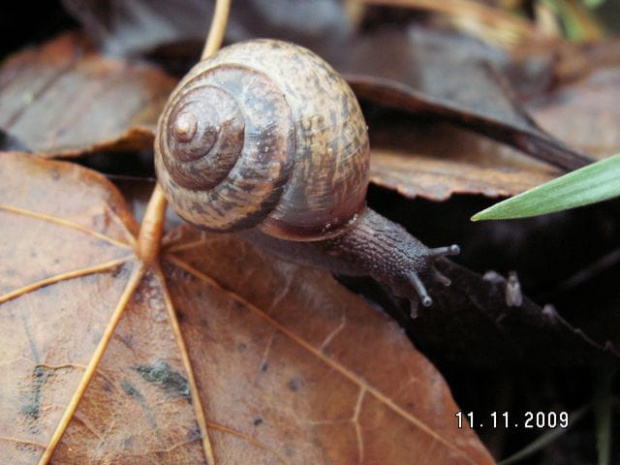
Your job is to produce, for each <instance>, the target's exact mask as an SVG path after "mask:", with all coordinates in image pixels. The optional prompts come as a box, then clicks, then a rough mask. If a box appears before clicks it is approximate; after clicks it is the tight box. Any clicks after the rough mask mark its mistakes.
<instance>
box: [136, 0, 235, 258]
mask: <svg viewBox="0 0 620 465" xmlns="http://www.w3.org/2000/svg"><path fill="white" fill-rule="evenodd" d="M230 1H231V0H217V2H216V4H215V12H214V14H213V20H212V22H211V29H210V30H209V36H208V38H207V40H206V42H205V48H204V50H203V52H202V58H201V59H203V60H204V59H205V58H206V57H208V56H210V55H213V54H214V53H216V52H217V51H218V50H219V48H220V46H221V45H222V41H223V40H224V33H225V31H226V24H227V23H228V13H229V12H230ZM167 205H168V202H167V201H166V197H165V196H164V193H163V191H162V189H161V187H160V186H159V184H157V185H156V186H155V189H154V190H153V194H152V195H151V199H150V200H149V204H148V206H147V207H146V212H145V214H144V219H143V220H142V226H141V227H140V236H139V237H138V256H139V257H140V258H141V259H142V260H143V262H144V263H147V264H148V263H154V262H155V261H156V260H157V259H158V258H159V254H160V251H161V238H162V236H163V232H164V224H165V217H166V206H167Z"/></svg>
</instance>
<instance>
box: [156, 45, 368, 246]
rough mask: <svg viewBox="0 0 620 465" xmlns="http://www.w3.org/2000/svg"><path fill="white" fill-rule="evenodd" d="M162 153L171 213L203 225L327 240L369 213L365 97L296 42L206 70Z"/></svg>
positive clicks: (178, 111) (167, 116)
mask: <svg viewBox="0 0 620 465" xmlns="http://www.w3.org/2000/svg"><path fill="white" fill-rule="evenodd" d="M155 153H156V169H157V175H158V179H159V182H160V184H161V185H162V187H163V189H164V192H165V194H166V197H167V198H168V200H169V201H170V203H171V205H172V207H173V208H174V209H175V210H176V211H177V213H179V214H180V215H181V216H182V217H183V218H185V219H186V220H187V221H189V222H191V223H193V224H195V225H197V226H199V227H201V228H204V229H208V230H214V231H238V230H242V229H247V228H252V227H258V228H259V229H261V230H262V231H263V232H265V233H267V234H271V235H273V236H275V237H280V238H286V239H295V240H318V239H323V238H325V237H331V236H333V235H337V234H338V233H339V232H340V231H341V230H343V229H346V227H347V225H349V224H350V223H352V222H354V220H355V218H356V215H357V213H358V212H360V211H361V210H363V209H364V207H365V197H366V190H367V185H368V176H369V174H368V172H369V148H368V137H367V132H366V123H365V122H364V118H363V116H362V113H361V111H360V108H359V105H358V103H357V100H356V99H355V96H354V95H353V93H352V91H351V89H350V88H349V87H348V85H347V84H346V83H345V82H344V80H343V79H342V78H341V77H340V76H339V75H338V74H337V73H336V72H335V71H334V70H333V69H332V68H331V67H330V66H329V65H328V64H326V63H325V62H324V61H323V60H322V59H320V58H319V57H317V56H316V55H315V54H313V53H312V52H310V51H309V50H307V49H305V48H302V47H299V46H296V45H292V44H289V43H285V42H280V41H275V40H255V41H250V42H245V43H241V44H236V45H233V46H230V47H227V48H224V49H222V50H221V51H220V53H218V54H217V55H215V56H213V57H211V58H209V59H207V60H203V61H201V62H200V63H198V64H197V65H196V66H195V67H194V68H193V69H192V70H191V71H190V72H189V73H188V75H187V76H186V77H185V78H184V79H183V80H182V81H181V82H180V83H179V85H178V86H177V88H176V89H175V91H174V92H173V94H172V95H171V97H170V99H169V101H168V104H167V106H166V108H165V109H164V112H163V113H162V116H161V118H160V121H159V128H158V131H157V138H156V143H155Z"/></svg>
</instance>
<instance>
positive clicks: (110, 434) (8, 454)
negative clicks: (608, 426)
mask: <svg viewBox="0 0 620 465" xmlns="http://www.w3.org/2000/svg"><path fill="white" fill-rule="evenodd" d="M0 178H1V180H2V182H1V183H0V228H1V229H2V231H1V235H2V237H3V241H2V242H1V243H0V258H1V259H2V261H3V264H4V263H7V264H8V266H6V267H3V268H2V270H0V273H2V274H1V275H0V283H2V290H1V295H0V306H1V307H2V312H0V319H1V320H2V321H1V324H0V328H1V331H2V335H3V336H2V339H3V345H5V347H6V348H7V350H5V351H3V352H2V354H1V355H0V363H1V364H2V365H3V366H4V367H5V370H3V379H4V381H3V382H2V383H1V384H0V386H2V388H1V389H2V391H1V395H0V402H1V404H2V405H1V408H0V444H1V448H2V451H3V457H4V459H5V460H8V462H9V463H14V464H27V463H37V461H38V460H39V459H40V457H41V455H42V454H44V453H47V454H51V453H52V447H51V446H50V444H52V445H53V444H55V443H56V441H58V443H57V447H56V448H55V451H53V454H51V455H52V457H51V458H52V463H73V462H77V463H88V462H107V461H111V462H117V463H119V462H122V463H125V464H132V463H136V464H137V463H140V464H149V463H153V464H155V463H175V464H180V463H188V464H189V463H192V464H197V463H207V457H213V458H214V460H211V463H247V459H248V457H252V463H325V462H330V461H332V462H335V463H345V462H353V461H356V460H360V458H361V462H362V463H374V462H375V461H376V460H377V458H378V457H381V460H382V463H394V464H400V463H404V462H411V461H412V460H417V459H419V458H420V457H424V458H425V459H427V460H429V461H430V462H432V463H438V464H441V463H446V464H448V463H450V464H453V463H468V464H470V463H471V464H473V463H476V464H487V463H493V460H492V459H491V458H490V456H489V455H488V453H487V452H486V450H485V449H484V447H483V446H482V445H481V443H480V442H479V440H478V439H477V438H476V437H475V435H474V433H473V432H471V431H470V430H460V429H457V428H456V426H455V424H454V419H453V416H454V412H455V411H457V410H458V407H457V406H456V405H455V403H454V401H453V400H452V398H451V396H450V393H449V389H448V387H447V385H446V384H445V382H444V381H443V380H442V378H441V376H440V375H439V373H438V372H437V371H436V370H435V369H434V368H433V367H432V365H431V364H430V363H429V362H428V361H427V360H426V359H425V358H424V357H422V356H421V355H420V354H419V353H418V352H417V351H416V350H415V349H414V348H413V347H412V346H411V344H410V342H409V341H408V340H407V338H406V337H405V335H404V334H403V333H402V331H401V329H400V328H399V326H398V325H397V324H396V323H394V322H393V321H391V320H390V319H389V318H388V317H386V316H385V315H383V314H382V313H380V312H379V311H377V310H375V309H373V308H371V307H368V306H367V305H365V304H363V303H362V301H360V300H359V299H358V298H357V297H355V296H354V295H353V294H351V293H349V292H348V291H346V290H344V289H343V288H342V286H340V285H338V284H337V283H336V282H335V281H333V279H332V278H331V277H329V276H328V275H326V274H325V273H321V272H319V271H316V270H311V269H303V268H299V267H297V266H294V265H291V264H287V263H283V262H277V261H274V260H273V259H271V258H268V257H267V256H266V255H264V254H263V253H261V252H258V251H257V250H255V249H254V248H253V247H252V246H249V245H248V244H246V243H243V242H240V241H239V240H237V239H234V238H232V237H229V236H223V235H219V236H209V235H206V234H204V233H199V232H197V231H195V230H193V229H191V228H189V227H184V228H180V229H177V230H175V231H173V232H172V234H171V235H170V236H169V237H168V239H167V240H166V247H165V250H164V252H163V255H162V260H161V266H159V265H153V266H151V267H149V266H147V265H145V264H144V263H142V262H141V260H140V259H139V258H137V256H136V255H135V252H134V244H135V234H136V224H135V221H134V220H133V219H132V217H131V216H130V215H129V213H128V211H127V209H126V207H125V205H124V202H123V200H122V198H121V197H120V195H119V194H118V193H117V191H116V190H115V189H114V188H113V187H112V186H111V185H110V184H109V183H108V182H107V181H105V179H103V178H102V177H101V176H100V175H98V174H95V173H94V172H92V171H90V170H87V169H84V168H80V167H78V166H76V165H73V164H68V163H62V162H52V161H44V160H41V159H38V158H35V157H32V156H28V155H23V154H9V153H3V154H1V155H0ZM51 192H53V193H54V195H53V196H52V195H50V193H51ZM368 341H372V344H368ZM388 445H389V446H388Z"/></svg>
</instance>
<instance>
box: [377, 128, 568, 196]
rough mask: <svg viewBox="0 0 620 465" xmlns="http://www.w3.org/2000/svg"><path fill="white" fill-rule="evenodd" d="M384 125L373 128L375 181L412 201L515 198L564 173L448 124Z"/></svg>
mask: <svg viewBox="0 0 620 465" xmlns="http://www.w3.org/2000/svg"><path fill="white" fill-rule="evenodd" d="M384 120H385V122H384V123H381V122H378V124H377V125H372V126H371V128H372V129H371V139H372V142H373V148H372V157H371V163H370V173H371V180H372V182H374V183H375V184H378V185H380V186H383V187H387V188H389V189H394V190H396V191H397V192H398V193H400V194H401V195H403V196H405V197H408V198H414V197H417V196H420V197H423V198H426V199H430V200H436V201H441V200H446V199H447V198H449V197H450V196H451V195H452V194H483V195H485V196H487V197H498V196H511V195H516V194H518V193H520V192H523V191H525V190H527V189H531V188H533V187H535V186H537V185H539V184H542V183H543V182H546V181H549V180H551V179H553V178H554V177H556V176H558V175H560V174H562V172H561V170H559V169H558V168H553V167H551V166H549V165H547V164H545V163H542V162H538V161H536V160H532V159H528V158H525V157H523V156H521V155H520V154H519V153H518V152H516V151H515V150H514V149H512V148H510V147H507V146H505V145H502V144H499V143H497V142H494V141H492V140H490V139H486V138H482V137H480V136H478V135H476V134H473V133H472V132H470V131H465V130H463V129H461V128H458V127H455V126H452V125H450V124H448V123H439V122H435V123H424V122H421V121H415V122H413V121H411V120H406V119H403V118H400V119H392V120H390V118H384Z"/></svg>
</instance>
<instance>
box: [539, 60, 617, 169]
mask: <svg viewBox="0 0 620 465" xmlns="http://www.w3.org/2000/svg"><path fill="white" fill-rule="evenodd" d="M619 89H620V66H610V67H601V68H597V69H595V70H593V71H592V73H590V74H588V75H586V76H585V77H583V78H582V79H579V80H577V81H576V82H573V83H569V84H567V85H566V86H563V87H560V88H559V89H557V90H556V91H555V92H553V93H551V94H550V95H548V96H546V98H541V99H540V100H539V101H537V102H535V103H534V104H533V105H532V110H531V111H532V114H533V115H534V117H535V118H536V120H537V121H538V122H539V123H540V124H541V125H543V126H544V127H545V128H547V129H548V130H549V131H550V132H552V133H553V134H554V135H555V136H556V137H559V138H561V139H562V140H565V141H567V142H568V143H570V144H571V145H573V146H575V147H579V148H580V149H582V150H585V151H587V152H588V153H591V154H593V155H596V156H597V157H599V158H601V157H604V156H609V155H612V154H614V153H617V152H620V135H619V134H618V130H617V129H618V127H620V108H618V102H619V101H620V91H619Z"/></svg>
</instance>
